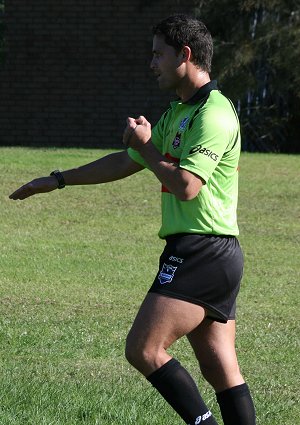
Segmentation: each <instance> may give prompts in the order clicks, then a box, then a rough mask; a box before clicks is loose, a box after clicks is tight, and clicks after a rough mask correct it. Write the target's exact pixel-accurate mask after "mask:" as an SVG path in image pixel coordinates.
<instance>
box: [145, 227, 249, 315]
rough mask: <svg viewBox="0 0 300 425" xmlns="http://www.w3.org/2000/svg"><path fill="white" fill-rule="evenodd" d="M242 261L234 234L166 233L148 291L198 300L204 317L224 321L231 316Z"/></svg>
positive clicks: (233, 311)
mask: <svg viewBox="0 0 300 425" xmlns="http://www.w3.org/2000/svg"><path fill="white" fill-rule="evenodd" d="M243 263H244V261H243V254H242V251H241V248H240V245H239V242H238V240H237V239H236V238H235V237H234V236H216V235H199V234H178V235H172V236H168V237H167V238H166V246H165V249H164V251H163V253H162V255H161V257H160V262H159V271H158V273H157V275H156V278H155V280H154V282H153V285H152V286H151V288H150V289H149V292H155V293H158V294H162V295H166V296H169V297H171V298H177V299H180V300H184V301H188V302H190V303H193V304H198V305H200V306H202V307H204V308H205V309H206V311H207V316H206V317H209V318H211V319H213V320H216V321H218V322H222V323H226V322H227V320H229V319H234V318H235V310H236V297H237V294H238V292H239V288H240V281H241V278H242V274H243Z"/></svg>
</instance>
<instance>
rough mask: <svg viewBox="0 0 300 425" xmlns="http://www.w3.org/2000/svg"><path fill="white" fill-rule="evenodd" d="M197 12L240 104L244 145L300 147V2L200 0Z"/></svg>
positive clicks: (217, 67) (218, 69) (217, 70)
mask: <svg viewBox="0 0 300 425" xmlns="http://www.w3.org/2000/svg"><path fill="white" fill-rule="evenodd" d="M216 6H217V7H216ZM195 12H196V14H197V15H198V16H199V17H200V18H201V19H203V21H205V23H206V24H207V26H208V27H209V29H210V30H211V32H212V34H213V36H214V39H215V58H214V74H215V75H216V76H217V77H218V80H219V83H220V85H221V87H222V90H223V92H224V93H225V94H227V93H228V94H229V96H230V97H232V98H233V100H234V102H235V104H236V106H237V109H238V113H239V116H240V119H241V124H242V131H243V136H244V137H243V139H244V149H247V150H260V151H262V150H263V151H283V152H299V151H300V149H299V145H300V143H298V141H299V138H300V134H299V133H300V125H299V123H300V44H299V40H300V2H299V1H293V0H264V1H252V0H244V1H241V0H220V1H218V2H215V1H200V2H198V4H197V6H196V10H195Z"/></svg>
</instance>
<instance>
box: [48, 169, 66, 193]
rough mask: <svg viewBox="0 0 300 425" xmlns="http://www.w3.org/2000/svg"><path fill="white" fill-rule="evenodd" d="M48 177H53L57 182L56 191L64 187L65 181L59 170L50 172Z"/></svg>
mask: <svg viewBox="0 0 300 425" xmlns="http://www.w3.org/2000/svg"><path fill="white" fill-rule="evenodd" d="M50 176H55V177H56V179H57V181H58V186H57V189H63V188H64V187H65V186H66V183H65V179H64V177H63V175H62V174H61V172H60V171H59V170H55V171H52V173H50Z"/></svg>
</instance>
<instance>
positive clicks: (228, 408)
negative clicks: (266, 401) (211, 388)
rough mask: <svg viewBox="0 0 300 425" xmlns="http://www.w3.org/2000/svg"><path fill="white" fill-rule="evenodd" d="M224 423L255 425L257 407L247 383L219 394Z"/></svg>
mask: <svg viewBox="0 0 300 425" xmlns="http://www.w3.org/2000/svg"><path fill="white" fill-rule="evenodd" d="M217 401H218V403H219V406H220V409H221V414H222V418H223V421H224V425H255V423H256V422H255V409H254V404H253V401H252V398H251V395H250V391H249V388H248V385H247V384H242V385H237V386H236V387H233V388H229V389H228V390H225V391H222V392H220V393H218V394H217Z"/></svg>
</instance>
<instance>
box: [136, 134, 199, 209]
mask: <svg viewBox="0 0 300 425" xmlns="http://www.w3.org/2000/svg"><path fill="white" fill-rule="evenodd" d="M139 153H140V154H141V155H142V157H143V158H144V159H145V160H146V161H147V163H148V164H149V165H150V167H151V168H152V170H153V172H154V174H155V175H156V177H157V178H158V179H159V180H160V182H161V183H162V184H163V185H164V186H165V187H167V189H168V190H169V191H170V192H171V193H173V194H174V195H175V196H176V197H177V198H178V199H180V200H181V201H188V200H190V199H193V198H194V197H195V196H197V194H198V193H199V190H200V189H201V187H202V181H201V179H200V178H198V177H196V176H194V175H193V174H191V173H190V172H189V171H186V170H184V169H182V168H180V167H179V166H178V165H177V164H175V163H172V162H171V161H169V160H168V159H167V158H166V157H165V156H163V155H162V154H161V153H160V152H159V151H158V150H157V149H156V147H155V146H154V145H153V144H152V143H151V142H148V143H146V144H145V145H143V146H141V147H140V148H139Z"/></svg>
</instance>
